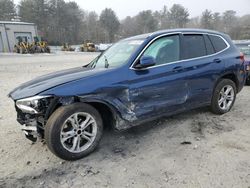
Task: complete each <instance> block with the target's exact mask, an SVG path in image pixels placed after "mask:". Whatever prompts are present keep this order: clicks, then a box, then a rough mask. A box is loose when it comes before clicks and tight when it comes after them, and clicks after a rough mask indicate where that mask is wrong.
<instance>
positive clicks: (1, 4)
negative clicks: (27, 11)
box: [0, 0, 16, 21]
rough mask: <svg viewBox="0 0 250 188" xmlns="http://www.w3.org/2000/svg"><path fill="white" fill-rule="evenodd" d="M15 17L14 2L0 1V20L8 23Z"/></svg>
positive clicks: (9, 0)
mask: <svg viewBox="0 0 250 188" xmlns="http://www.w3.org/2000/svg"><path fill="white" fill-rule="evenodd" d="M15 15H16V10H15V4H14V2H13V1H12V0H0V20H5V21H10V20H11V19H13V18H14V17H15Z"/></svg>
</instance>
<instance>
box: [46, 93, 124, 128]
mask: <svg viewBox="0 0 250 188" xmlns="http://www.w3.org/2000/svg"><path fill="white" fill-rule="evenodd" d="M76 102H81V103H86V104H89V105H91V106H93V107H94V108H95V109H96V110H97V111H98V112H99V113H100V115H101V117H102V120H103V123H104V127H105V128H108V129H113V128H116V123H117V121H119V120H121V119H122V118H121V112H120V111H119V109H117V108H116V107H114V105H112V104H110V103H109V102H108V101H105V100H104V99H97V98H85V97H80V96H71V97H69V96H67V97H55V98H54V99H53V100H52V102H51V104H50V105H49V107H48V109H47V111H46V113H45V119H46V120H47V119H48V118H49V117H50V116H51V114H52V113H53V112H54V111H56V109H58V108H59V107H60V106H66V105H70V104H73V103H76Z"/></svg>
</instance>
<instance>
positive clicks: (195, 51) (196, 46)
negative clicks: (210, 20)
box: [182, 34, 207, 59]
mask: <svg viewBox="0 0 250 188" xmlns="http://www.w3.org/2000/svg"><path fill="white" fill-rule="evenodd" d="M183 46H184V49H183V52H182V59H191V58H195V57H201V56H205V55H206V54H207V52H206V46H205V41H204V38H203V35H201V34H184V35H183Z"/></svg>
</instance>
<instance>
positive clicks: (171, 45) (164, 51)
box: [143, 35, 180, 65]
mask: <svg viewBox="0 0 250 188" xmlns="http://www.w3.org/2000/svg"><path fill="white" fill-rule="evenodd" d="M143 56H152V57H154V58H155V61H156V65H161V64H165V63H170V62H174V61H179V60H180V39H179V35H171V36H166V37H162V38H160V39H157V40H156V41H154V42H153V43H152V44H151V45H150V46H149V47H148V48H147V49H146V50H145V52H144V53H143Z"/></svg>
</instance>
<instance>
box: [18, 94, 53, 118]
mask: <svg viewBox="0 0 250 188" xmlns="http://www.w3.org/2000/svg"><path fill="white" fill-rule="evenodd" d="M48 97H51V96H35V97H29V98H25V99H20V100H17V101H16V106H17V107H18V108H19V109H20V110H21V111H22V112H23V113H29V114H38V113H40V109H42V108H41V107H42V106H43V105H45V106H46V105H47V104H43V103H44V101H43V100H44V99H45V98H48ZM45 103H46V101H45Z"/></svg>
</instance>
